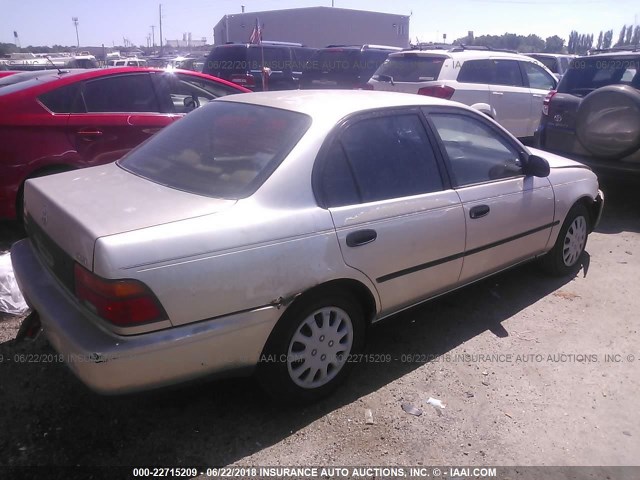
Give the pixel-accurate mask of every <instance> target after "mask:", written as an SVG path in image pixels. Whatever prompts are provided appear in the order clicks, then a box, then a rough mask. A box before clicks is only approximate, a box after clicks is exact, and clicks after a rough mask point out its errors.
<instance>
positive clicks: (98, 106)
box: [82, 73, 160, 113]
mask: <svg viewBox="0 0 640 480" xmlns="http://www.w3.org/2000/svg"><path fill="white" fill-rule="evenodd" d="M82 97H83V99H84V104H85V107H86V111H87V112H96V113H108V112H114V113H115V112H159V111H160V108H159V106H158V100H157V98H156V94H155V91H154V89H153V85H152V84H151V77H150V76H149V74H147V73H142V74H135V75H117V76H110V77H105V78H100V79H98V80H91V81H89V82H87V83H86V84H85V85H84V90H83V94H82Z"/></svg>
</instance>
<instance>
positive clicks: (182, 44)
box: [166, 33, 207, 48]
mask: <svg viewBox="0 0 640 480" xmlns="http://www.w3.org/2000/svg"><path fill="white" fill-rule="evenodd" d="M206 44H207V38H206V37H202V38H201V39H200V40H194V39H193V38H191V33H184V34H183V35H182V40H167V43H166V45H167V46H169V47H172V48H198V47H203V46H205V45H206Z"/></svg>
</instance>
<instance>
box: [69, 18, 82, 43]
mask: <svg viewBox="0 0 640 480" xmlns="http://www.w3.org/2000/svg"><path fill="white" fill-rule="evenodd" d="M71 21H72V22H73V24H74V25H75V26H76V42H77V43H78V48H80V37H79V36H78V23H80V22H79V21H78V17H71Z"/></svg>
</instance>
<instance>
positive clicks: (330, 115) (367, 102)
mask: <svg viewBox="0 0 640 480" xmlns="http://www.w3.org/2000/svg"><path fill="white" fill-rule="evenodd" d="M216 101H225V102H237V103H246V104H251V105H262V106H265V107H272V108H279V109H282V110H290V111H294V112H299V113H303V114H305V115H308V116H310V117H312V118H313V119H314V120H319V119H321V120H323V121H326V122H329V123H336V122H338V121H339V120H341V119H342V118H344V117H346V116H347V115H350V114H352V113H357V112H365V111H367V110H373V109H380V108H393V107H408V106H433V105H434V106H438V105H455V106H458V107H462V108H464V109H468V110H471V109H470V107H467V106H466V105H463V104H461V103H457V102H451V101H449V100H442V99H439V98H435V97H428V96H423V95H409V94H407V93H398V92H381V91H371V90H283V91H278V92H255V93H247V94H245V95H229V96H226V97H221V98H219V99H217V100H216Z"/></svg>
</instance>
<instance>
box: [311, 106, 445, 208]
mask: <svg viewBox="0 0 640 480" xmlns="http://www.w3.org/2000/svg"><path fill="white" fill-rule="evenodd" d="M325 161H326V163H325V166H324V171H323V173H322V180H321V185H322V192H323V194H324V200H325V203H326V204H327V206H329V207H337V206H342V205H348V204H355V203H367V202H375V201H379V200H386V199H391V198H401V197H408V196H411V195H419V194H423V193H429V192H435V191H439V190H442V189H443V183H442V178H441V176H440V171H439V169H438V165H437V163H436V159H435V156H434V152H433V148H432V146H431V143H430V142H429V139H428V137H427V134H426V132H425V130H424V127H423V126H422V122H421V121H420V118H419V117H418V116H417V115H414V114H405V115H389V116H384V117H379V118H370V119H366V120H361V121H359V122H357V123H355V124H353V125H351V126H349V127H348V128H347V130H346V131H344V132H343V133H342V134H341V135H340V138H339V140H337V141H336V143H335V144H334V145H333V146H332V148H331V150H330V151H329V154H328V156H327V158H326V160H325Z"/></svg>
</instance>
